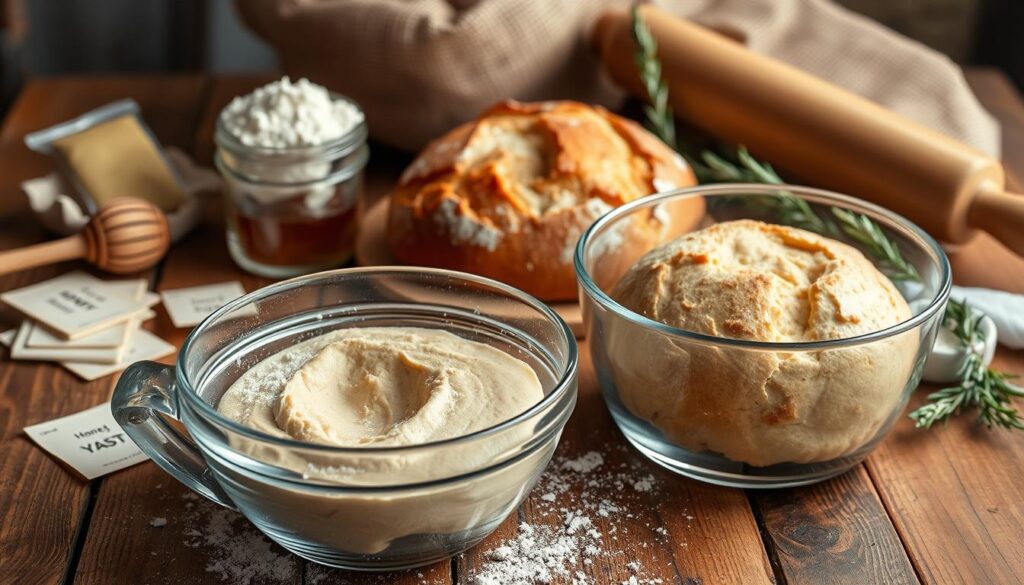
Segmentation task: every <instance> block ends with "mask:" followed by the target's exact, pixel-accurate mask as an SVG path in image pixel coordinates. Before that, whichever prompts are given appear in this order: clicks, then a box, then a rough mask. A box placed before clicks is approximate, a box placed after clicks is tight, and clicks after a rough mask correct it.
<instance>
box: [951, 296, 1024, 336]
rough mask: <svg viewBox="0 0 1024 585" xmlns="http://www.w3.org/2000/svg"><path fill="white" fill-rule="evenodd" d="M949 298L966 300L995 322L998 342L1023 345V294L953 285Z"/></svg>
mask: <svg viewBox="0 0 1024 585" xmlns="http://www.w3.org/2000/svg"><path fill="white" fill-rule="evenodd" d="M949 296H950V298H951V299H955V300H958V301H967V304H968V305H970V306H971V307H973V308H975V309H977V310H979V311H981V312H982V313H985V314H986V315H988V316H989V317H991V318H992V321H994V322H995V324H996V331H997V332H998V337H999V343H1001V344H1003V345H1005V346H1006V347H1009V348H1012V349H1020V348H1022V347H1024V295H1017V294H1013V293H1008V292H1006V291H1001V290H992V289H988V288H974V287H963V286H954V287H953V290H952V291H951V292H950V294H949Z"/></svg>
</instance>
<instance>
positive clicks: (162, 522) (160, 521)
mask: <svg viewBox="0 0 1024 585" xmlns="http://www.w3.org/2000/svg"><path fill="white" fill-rule="evenodd" d="M149 525H150V526H152V527H154V528H161V527H163V526H167V518H163V517H157V518H153V519H151V520H150V521H149Z"/></svg>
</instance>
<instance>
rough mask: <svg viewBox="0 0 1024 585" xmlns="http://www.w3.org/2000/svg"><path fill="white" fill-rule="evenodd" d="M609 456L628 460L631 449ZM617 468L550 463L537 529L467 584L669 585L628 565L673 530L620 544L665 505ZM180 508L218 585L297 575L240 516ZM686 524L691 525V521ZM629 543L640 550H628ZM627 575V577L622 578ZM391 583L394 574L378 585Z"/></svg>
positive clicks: (508, 543)
mask: <svg viewBox="0 0 1024 585" xmlns="http://www.w3.org/2000/svg"><path fill="white" fill-rule="evenodd" d="M610 449H620V450H622V451H623V452H626V451H628V449H626V447H624V446H614V447H610ZM616 459H626V461H625V462H621V463H617V464H612V463H609V462H608V461H607V460H606V458H605V455H603V454H602V453H601V452H598V451H590V452H587V453H584V454H583V455H580V456H578V457H575V458H567V457H556V458H555V459H554V460H552V462H551V464H550V465H549V466H548V468H547V470H546V471H545V472H544V474H542V476H541V478H540V480H539V481H538V484H537V486H536V487H535V488H534V490H533V492H532V494H531V496H530V500H529V508H530V510H531V512H532V513H531V518H532V521H531V522H529V523H528V522H522V523H520V524H519V526H518V528H517V530H516V534H515V535H514V536H513V537H511V538H509V539H507V540H505V541H503V542H501V543H500V544H498V545H497V546H495V547H494V548H491V549H489V550H486V551H484V552H483V554H482V560H481V562H480V563H479V564H478V565H477V566H475V567H471V568H469V569H468V573H469V574H468V577H469V582H470V583H472V584H474V585H532V584H535V583H539V584H547V583H552V582H555V581H558V582H560V583H571V584H572V585H588V584H591V583H594V579H593V577H592V576H591V575H590V573H595V572H598V571H600V572H602V573H603V572H604V571H606V570H607V567H603V568H601V569H598V568H597V567H595V566H594V565H595V564H602V563H603V564H607V565H610V567H611V568H612V569H613V570H614V569H615V568H616V567H617V568H618V571H619V580H618V581H616V582H618V583H620V584H621V585H663V580H662V579H661V578H658V577H646V576H645V575H644V566H643V563H642V562H641V560H638V559H635V558H630V557H631V556H636V554H638V551H639V550H642V548H647V545H648V542H650V541H654V542H659V543H662V544H665V543H668V542H669V532H668V530H666V529H665V528H664V527H662V526H654V525H653V523H648V524H644V525H643V526H642V529H643V530H644V532H643V533H642V534H638V535H634V537H633V538H631V539H628V540H627V539H626V538H623V540H622V541H620V540H619V535H620V534H622V535H627V534H628V533H629V531H630V530H636V528H637V518H638V517H639V518H643V517H644V515H646V514H648V513H649V512H648V510H649V506H650V504H649V502H650V497H651V496H652V495H653V496H657V495H658V493H659V490H660V489H661V485H660V480H659V479H658V478H657V477H656V476H654V475H653V474H651V473H649V472H647V471H646V470H645V468H644V463H642V462H640V461H639V459H637V458H632V457H626V458H621V457H620V458H616ZM183 499H184V500H185V506H184V508H185V514H184V515H183V522H184V524H185V531H184V535H185V545H186V546H189V547H192V548H197V549H200V548H201V549H203V551H204V552H205V556H206V558H207V564H206V566H205V570H206V572H208V573H210V574H211V575H213V576H214V577H216V578H217V579H218V580H219V581H220V582H223V583H231V584H232V585H255V584H256V583H261V582H264V581H284V580H288V579H291V578H293V577H294V576H295V575H296V574H298V573H299V572H300V569H301V567H300V563H301V561H300V560H299V559H298V557H295V556H293V555H291V554H289V553H287V552H285V551H284V550H282V549H281V548H280V547H278V546H277V545H275V544H273V543H272V542H271V541H270V540H269V539H268V538H267V537H266V536H264V535H263V534H261V533H260V532H259V531H258V530H257V529H256V528H255V527H254V526H252V525H251V524H250V523H249V521H248V520H246V519H245V518H244V517H243V516H242V515H240V514H238V513H237V512H233V511H231V510H227V509H224V508H220V507H219V506H216V505H215V504H213V503H211V502H209V501H207V500H205V499H204V498H201V497H199V496H197V495H195V494H193V493H191V492H189V493H187V494H185V495H184V496H183ZM641 514H643V515H641ZM682 517H683V518H685V519H686V520H687V521H688V522H689V521H692V520H694V517H693V516H692V515H690V514H689V513H688V512H686V511H684V512H683V513H682ZM624 519H628V520H629V522H623V520H624ZM166 522H167V520H166V518H153V519H152V520H150V525H152V526H164V525H165V524H166ZM677 538H678V536H677ZM627 542H630V543H639V545H637V546H635V547H634V549H633V550H626V549H627V545H626V543H627ZM677 544H679V545H680V546H685V543H677ZM629 546H633V545H629ZM641 547H642V548H641ZM332 572H333V570H332V569H328V568H325V567H319V566H316V565H313V564H309V565H307V574H306V580H307V582H309V583H311V584H312V585H316V584H317V583H320V582H321V581H324V582H326V581H327V579H328V577H329V576H330V575H331V573H332ZM627 572H628V576H627V575H623V573H627ZM388 575H393V574H391V573H382V574H381V575H380V576H382V577H387V576H388ZM416 576H417V581H419V582H420V583H423V584H426V583H428V580H427V579H426V578H425V577H424V576H423V574H422V573H417V575H416ZM623 577H625V578H623ZM386 581H387V579H386V578H385V579H384V580H383V581H382V582H386ZM430 582H432V580H431V581H430Z"/></svg>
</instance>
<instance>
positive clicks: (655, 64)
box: [633, 7, 1024, 430]
mask: <svg viewBox="0 0 1024 585" xmlns="http://www.w3.org/2000/svg"><path fill="white" fill-rule="evenodd" d="M633 38H634V40H635V41H636V45H637V49H636V53H635V54H634V59H635V61H636V65H637V70H638V71H639V72H640V78H641V80H642V81H643V83H644V87H645V88H646V89H647V93H648V96H649V97H650V98H651V103H652V105H651V106H648V107H646V108H645V109H644V113H645V116H646V117H647V125H648V128H650V129H651V130H652V131H653V132H654V133H655V134H656V135H657V136H658V137H659V138H661V139H662V141H664V142H665V143H666V144H668V145H669V146H671V147H672V148H673V149H675V150H677V151H678V150H679V148H678V145H677V143H676V133H675V119H674V118H673V116H672V110H671V108H669V107H668V87H667V86H666V84H665V82H664V80H662V79H661V62H660V61H659V60H658V56H657V44H656V43H655V40H654V37H653V36H652V35H651V32H650V30H649V29H648V28H647V26H646V25H645V24H644V22H643V19H642V17H641V16H640V12H639V11H638V10H637V9H636V8H635V7H634V8H633ZM680 154H683V153H682V152H681V151H680ZM683 156H685V154H683ZM735 158H736V162H735V163H734V162H732V161H730V160H728V159H726V158H725V157H722V156H720V155H718V154H717V153H715V152H714V151H711V150H705V151H703V152H701V153H700V156H699V157H698V158H697V159H696V160H695V159H694V157H687V160H688V161H689V162H690V165H691V166H692V167H693V170H694V173H696V175H697V178H698V180H699V181H700V182H701V183H723V182H724V183H736V182H743V183H767V184H774V185H779V184H782V183H783V181H782V179H781V178H779V175H778V174H777V173H776V172H775V169H773V168H772V167H771V165H769V164H767V163H762V162H759V161H757V160H756V159H755V158H754V157H753V156H751V155H750V153H749V152H747V150H746V148H744V147H742V146H740V147H739V148H737V150H736V156H735ZM755 204H756V205H758V206H760V207H762V208H764V209H765V210H766V211H771V212H773V213H775V214H776V215H777V216H778V217H779V219H780V221H781V222H782V223H785V224H788V225H792V226H796V227H800V228H803V229H806V230H809V231H813V232H816V233H820V234H823V235H830V236H840V235H843V234H845V235H846V236H847V237H848V238H850V239H851V240H853V241H855V242H857V243H858V244H860V245H861V246H862V247H863V248H864V250H865V251H866V252H867V253H868V254H869V255H870V256H872V257H873V258H874V259H875V260H876V261H877V262H878V264H879V267H880V268H882V270H883V271H884V272H885V273H886V274H887V275H888V276H889V278H891V279H892V280H896V281H899V280H903V281H920V280H921V276H920V274H918V272H917V269H916V268H915V267H914V265H913V264H910V263H909V262H907V261H906V260H905V259H904V258H903V256H902V254H900V250H899V246H898V245H897V244H896V243H895V242H893V241H892V240H890V239H889V238H888V237H886V235H885V232H883V231H882V229H881V228H880V227H879V226H878V224H876V223H875V222H874V221H872V220H871V218H870V217H868V216H866V215H862V214H859V213H854V212H851V211H848V210H845V209H841V208H838V207H832V209H831V212H832V215H833V216H834V217H835V219H836V221H838V225H837V224H836V223H834V222H833V221H831V219H828V218H825V219H823V218H821V217H820V216H818V214H817V213H815V212H814V210H813V209H812V208H811V206H810V205H809V204H808V203H807V202H806V201H804V200H803V199H800V198H799V197H794V196H793V195H791V194H787V193H785V192H780V193H779V194H778V195H776V196H765V197H763V198H759V199H758V200H756V203H755ZM942 319H943V322H942V326H943V327H947V328H949V329H950V330H951V331H953V333H954V334H955V335H956V336H957V338H958V339H959V340H960V343H961V344H962V345H963V347H964V348H965V350H966V351H967V352H968V353H967V359H966V360H965V361H964V365H963V367H962V368H961V370H960V380H961V381H960V384H959V385H957V386H951V387H949V388H943V389H942V390H939V391H937V392H933V393H931V394H929V395H928V400H929V402H928V403H927V404H925V405H924V406H921V407H920V408H918V409H917V410H915V411H913V412H911V413H910V418H911V419H913V420H914V422H915V423H916V424H917V426H918V427H919V428H930V427H931V426H932V425H933V424H935V423H936V422H938V421H942V420H946V419H948V418H949V417H951V416H953V415H955V414H957V413H959V412H960V411H961V410H963V409H966V408H973V407H977V408H978V420H979V421H980V422H981V423H982V424H985V425H986V426H988V427H992V426H993V425H996V426H1001V427H1005V428H1009V429H1022V430H1024V419H1022V418H1021V415H1020V413H1019V412H1018V411H1017V409H1016V408H1015V407H1014V406H1013V405H1012V402H1013V400H1014V399H1015V398H1021V397H1024V389H1022V388H1020V387H1018V386H1016V385H1014V384H1011V383H1010V382H1008V380H1009V379H1011V378H1014V377H1016V376H1011V375H1008V374H1004V373H1002V372H998V371H996V370H993V369H991V368H987V367H985V366H984V365H983V360H982V356H981V355H980V354H979V352H978V350H977V346H978V345H979V341H983V339H982V332H981V329H980V327H979V324H980V323H981V319H982V316H979V315H975V314H974V312H973V311H972V309H971V308H970V306H969V305H967V303H966V302H957V301H955V300H952V299H951V300H950V301H949V303H948V304H947V305H946V311H945V313H944V314H943V318H942Z"/></svg>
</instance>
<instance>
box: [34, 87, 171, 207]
mask: <svg viewBox="0 0 1024 585" xmlns="http://www.w3.org/2000/svg"><path fill="white" fill-rule="evenodd" d="M25 144H26V145H27V146H28V147H29V148H30V149H32V150H34V151H36V152H40V153H42V154H46V155H50V156H52V157H54V158H55V159H56V161H57V166H58V168H59V170H60V172H61V174H62V175H63V176H64V177H65V178H66V179H67V181H68V182H69V183H70V184H71V185H73V186H74V190H75V192H76V193H75V194H76V195H77V198H78V201H79V203H80V204H81V206H82V208H83V209H85V210H86V211H87V212H88V214H89V215H93V214H95V213H96V211H97V209H99V207H100V206H101V205H103V204H104V203H106V202H107V201H109V200H111V199H114V198H116V197H137V198H140V199H146V200H147V201H150V202H152V203H153V204H155V205H157V206H158V207H160V209H162V210H164V211H165V212H171V211H174V210H175V209H177V208H178V207H180V206H181V205H182V203H184V201H185V188H184V182H183V181H182V179H181V177H179V176H178V174H177V172H176V171H175V169H174V167H173V166H172V165H171V164H170V162H169V161H168V159H167V157H166V155H165V154H164V151H163V149H162V148H161V147H160V143H159V142H158V141H157V140H156V137H155V136H154V135H153V133H152V131H150V129H149V127H148V126H146V124H145V122H143V121H142V118H141V116H140V115H139V105H138V104H137V103H135V102H134V101H133V100H128V99H126V100H120V101H116V102H114V103H111V104H107V105H106V106H103V107H101V108H98V109H95V110H92V111H91V112H87V113H85V114H82V115H81V116H79V117H77V118H74V119H73V120H69V121H67V122H64V123H62V124H57V125H56V126H51V127H50V128H46V129H44V130H39V131H37V132H33V133H31V134H29V135H27V136H25Z"/></svg>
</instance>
